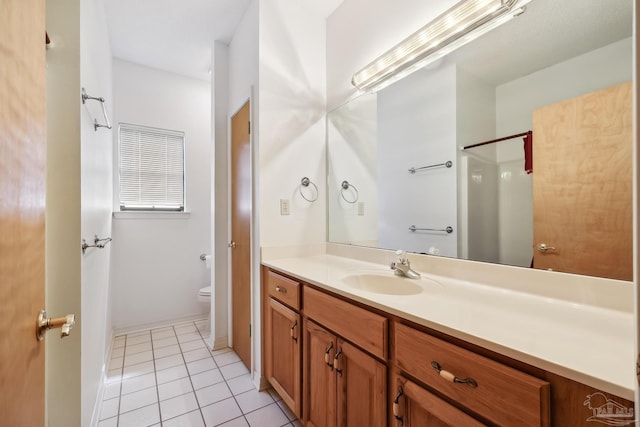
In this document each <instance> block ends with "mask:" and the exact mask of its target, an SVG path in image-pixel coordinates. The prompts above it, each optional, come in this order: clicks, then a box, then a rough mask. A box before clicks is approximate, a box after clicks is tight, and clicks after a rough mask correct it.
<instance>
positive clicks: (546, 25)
mask: <svg viewBox="0 0 640 427" xmlns="http://www.w3.org/2000/svg"><path fill="white" fill-rule="evenodd" d="M526 8H527V9H526V12H525V13H524V14H522V15H520V16H518V17H516V18H514V19H513V20H511V21H510V22H508V23H507V24H505V25H503V26H502V27H499V28H496V29H494V30H493V31H491V32H490V33H488V34H485V35H484V36H482V37H481V38H479V39H477V40H475V41H473V42H471V43H469V44H468V45H466V46H464V47H463V48H461V49H459V50H458V51H456V52H455V53H454V54H452V55H451V56H450V58H448V59H447V60H449V61H455V62H456V63H457V64H458V66H460V67H462V68H464V69H466V70H468V71H469V72H471V73H473V74H475V75H476V76H478V77H480V78H482V79H483V80H485V81H486V82H488V83H492V84H494V85H500V84H502V83H506V82H508V81H511V80H514V79H516V78H519V77H522V76H525V75H527V74H530V73H533V72H535V71H538V70H541V69H543V68H546V67H549V66H551V65H553V64H557V63H558V62H561V61H564V60H566V59H569V58H573V57H576V56H578V55H581V54H583V53H586V52H589V51H592V50H594V49H597V48H600V47H603V46H606V45H608V44H611V43H613V42H616V41H619V40H622V39H625V38H628V37H631V34H632V24H633V1H631V0H562V1H560V0H532V1H531V2H530V3H529V4H528V5H527V6H526Z"/></svg>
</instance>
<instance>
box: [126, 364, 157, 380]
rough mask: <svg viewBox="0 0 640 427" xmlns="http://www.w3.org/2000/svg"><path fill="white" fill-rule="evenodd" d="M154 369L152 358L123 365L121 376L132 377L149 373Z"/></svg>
mask: <svg viewBox="0 0 640 427" xmlns="http://www.w3.org/2000/svg"><path fill="white" fill-rule="evenodd" d="M154 371H155V368H154V366H153V360H149V361H147V362H142V363H136V364H135V365H130V366H125V368H124V369H123V370H122V378H123V379H127V378H133V377H138V376H140V375H144V374H151V373H153V372H154Z"/></svg>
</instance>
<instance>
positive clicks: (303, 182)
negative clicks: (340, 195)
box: [298, 176, 319, 203]
mask: <svg viewBox="0 0 640 427" xmlns="http://www.w3.org/2000/svg"><path fill="white" fill-rule="evenodd" d="M309 185H311V186H313V188H314V190H315V193H316V195H315V197H313V195H312V196H311V198H307V196H305V195H304V192H303V191H302V187H305V188H308V187H309ZM298 191H299V192H300V195H301V196H302V198H303V199H305V200H306V201H307V202H309V203H313V202H315V201H316V200H318V195H319V193H318V186H317V185H315V184H314V183H313V182H312V181H311V180H310V179H309V178H307V177H306V176H305V177H303V178H302V179H301V180H300V185H299V186H298ZM312 194H313V192H312Z"/></svg>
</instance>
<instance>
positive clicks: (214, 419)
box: [201, 398, 284, 427]
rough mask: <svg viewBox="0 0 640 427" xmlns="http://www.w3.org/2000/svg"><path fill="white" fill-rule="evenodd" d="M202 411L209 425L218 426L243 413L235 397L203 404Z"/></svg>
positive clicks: (209, 426) (211, 426) (210, 426)
mask: <svg viewBox="0 0 640 427" xmlns="http://www.w3.org/2000/svg"><path fill="white" fill-rule="evenodd" d="M201 411H202V415H203V416H204V421H205V423H206V425H207V427H213V426H217V425H219V424H222V423H224V422H227V421H230V420H232V419H234V418H238V417H239V416H241V415H242V412H241V411H240V408H239V407H238V405H237V404H236V401H235V400H234V399H233V398H231V399H226V400H223V401H221V402H217V403H214V404H213V405H208V406H203V407H202V408H201ZM283 416H284V415H283Z"/></svg>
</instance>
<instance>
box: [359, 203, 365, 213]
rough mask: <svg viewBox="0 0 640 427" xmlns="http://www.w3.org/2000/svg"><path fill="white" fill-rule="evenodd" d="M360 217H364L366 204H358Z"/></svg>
mask: <svg viewBox="0 0 640 427" xmlns="http://www.w3.org/2000/svg"><path fill="white" fill-rule="evenodd" d="M358 216H364V202H358Z"/></svg>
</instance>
